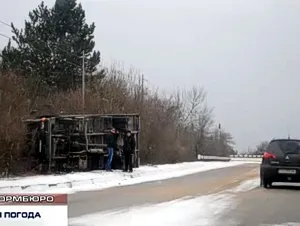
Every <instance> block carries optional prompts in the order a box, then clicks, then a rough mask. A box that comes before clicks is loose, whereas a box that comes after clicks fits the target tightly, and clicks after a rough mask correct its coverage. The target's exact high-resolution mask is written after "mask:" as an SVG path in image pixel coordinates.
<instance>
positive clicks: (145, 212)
mask: <svg viewBox="0 0 300 226" xmlns="http://www.w3.org/2000/svg"><path fill="white" fill-rule="evenodd" d="M257 180H258V179H255V180H249V181H246V182H243V183H242V184H240V185H239V186H238V187H236V188H235V189H231V190H226V191H224V192H222V193H218V194H212V195H206V196H200V197H197V198H191V197H187V198H185V199H179V200H174V201H171V202H165V203H161V204H156V205H144V206H137V207H133V208H128V209H120V210H114V211H110V212H108V211H106V212H100V213H95V214H90V215H84V216H81V217H78V218H71V219H69V226H98V225H99V223H100V222H101V225H102V226H138V225H143V226H152V225H156V226H166V225H172V226H185V225H186V226H212V225H214V226H225V225H227V224H229V225H235V222H234V219H232V220H230V219H227V222H226V224H225V222H220V221H222V220H220V219H221V217H223V216H224V214H226V213H227V212H229V211H231V210H232V209H234V208H235V207H236V205H237V204H238V203H237V202H236V200H235V199H234V197H235V193H238V192H242V191H243V192H245V191H249V190H252V189H254V188H256V187H257V186H258V185H259V184H257Z"/></svg>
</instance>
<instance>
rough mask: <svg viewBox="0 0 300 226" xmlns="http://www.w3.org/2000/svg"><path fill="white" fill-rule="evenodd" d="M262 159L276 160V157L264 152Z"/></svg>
mask: <svg viewBox="0 0 300 226" xmlns="http://www.w3.org/2000/svg"><path fill="white" fill-rule="evenodd" d="M263 158H264V159H276V155H274V154H271V153H269V152H265V153H264V155H263Z"/></svg>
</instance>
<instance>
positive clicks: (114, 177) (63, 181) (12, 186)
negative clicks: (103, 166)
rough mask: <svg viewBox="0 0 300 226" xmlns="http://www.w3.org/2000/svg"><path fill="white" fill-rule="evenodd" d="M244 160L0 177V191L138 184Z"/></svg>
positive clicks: (69, 190)
mask: <svg viewBox="0 0 300 226" xmlns="http://www.w3.org/2000/svg"><path fill="white" fill-rule="evenodd" d="M245 163H247V162H240V161H238V162H234V161H232V162H231V161H230V162H189V163H179V164H166V165H157V166H141V167H140V168H137V169H135V170H134V172H133V173H131V174H129V173H123V172H121V171H114V172H105V171H92V172H85V173H73V174H66V175H49V176H32V177H25V178H15V179H10V180H0V192H15V193H17V192H30V193H32V192H46V193H74V192H77V191H86V190H95V189H96V190H98V189H104V188H109V187H115V186H124V185H132V184H138V183H143V182H148V181H156V180H163V179H168V178H174V177H180V176H185V175H189V174H193V173H197V172H202V171H207V170H212V169H219V168H225V167H232V166H237V165H241V164H245Z"/></svg>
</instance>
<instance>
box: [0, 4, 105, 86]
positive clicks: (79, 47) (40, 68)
mask: <svg viewBox="0 0 300 226" xmlns="http://www.w3.org/2000/svg"><path fill="white" fill-rule="evenodd" d="M94 30H95V24H94V23H92V24H91V25H88V24H87V23H86V20H85V11H84V10H83V9H82V6H81V4H77V2H76V0H56V3H55V5H54V6H53V7H52V8H48V7H47V6H45V4H44V2H42V3H41V4H40V5H39V6H38V7H37V8H36V9H34V10H33V11H31V12H30V13H29V20H28V21H25V27H24V29H21V30H18V29H17V28H15V26H14V25H13V24H12V32H13V34H14V36H13V40H14V41H15V42H16V43H17V47H12V46H11V45H10V43H9V44H8V45H7V47H5V48H4V50H3V51H2V56H3V62H2V67H3V68H4V69H13V70H16V69H19V70H21V71H23V72H24V73H25V74H26V75H30V76H34V78H37V79H38V80H39V82H40V84H44V85H47V86H48V87H51V88H55V89H69V88H76V87H78V86H79V84H80V83H81V71H82V56H83V54H84V58H85V61H86V64H85V70H86V72H90V73H92V72H94V71H96V67H97V65H98V64H99V62H100V52H99V51H94V47H95V42H94V41H93V39H94V35H93V33H94Z"/></svg>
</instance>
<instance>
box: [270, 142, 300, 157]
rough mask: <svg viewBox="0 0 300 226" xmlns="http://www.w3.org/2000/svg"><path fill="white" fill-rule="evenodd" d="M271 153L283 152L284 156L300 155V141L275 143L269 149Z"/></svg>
mask: <svg viewBox="0 0 300 226" xmlns="http://www.w3.org/2000/svg"><path fill="white" fill-rule="evenodd" d="M268 151H270V152H275V153H278V152H282V153H284V154H300V141H297V140H296V141H295V140H280V141H273V142H271V143H270V145H269V147H268Z"/></svg>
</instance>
